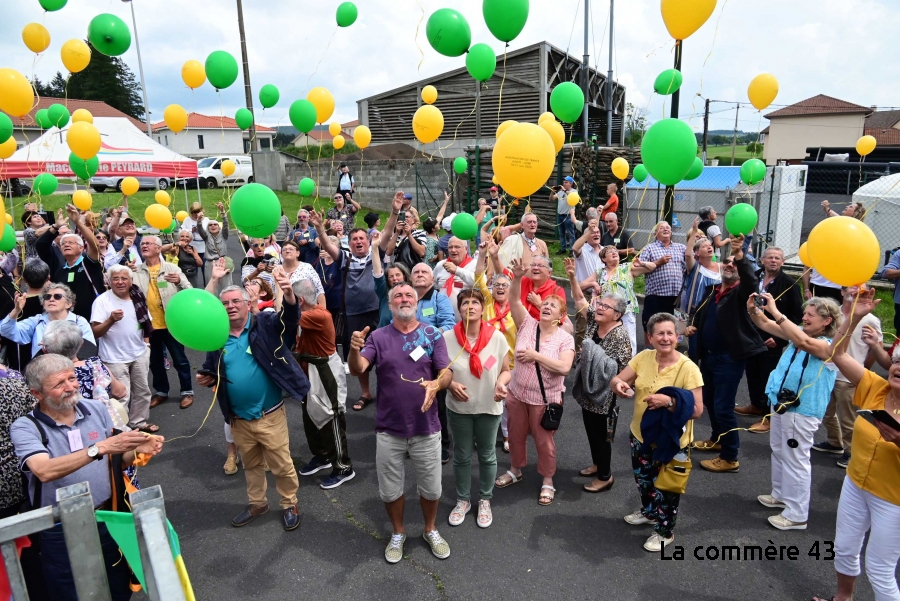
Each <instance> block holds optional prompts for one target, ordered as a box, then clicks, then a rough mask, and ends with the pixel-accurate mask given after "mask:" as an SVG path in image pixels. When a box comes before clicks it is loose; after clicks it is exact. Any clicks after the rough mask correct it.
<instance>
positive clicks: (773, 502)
mask: <svg viewBox="0 0 900 601" xmlns="http://www.w3.org/2000/svg"><path fill="white" fill-rule="evenodd" d="M756 500H757V501H759V502H760V503H761V504H763V505H765V506H766V507H777V508H780V509H784V508H785V507H787V505H785V504H784V501H779V500H778V499H776V498H775V497H773V496H772V495H759V496H758V497H756Z"/></svg>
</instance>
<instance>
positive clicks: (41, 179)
mask: <svg viewBox="0 0 900 601" xmlns="http://www.w3.org/2000/svg"><path fill="white" fill-rule="evenodd" d="M58 187H59V180H58V179H56V176H55V175H52V174H50V173H41V174H40V175H38V176H37V177H35V178H34V184H33V185H32V188H33V189H34V190H35V191H36V192H37V193H38V196H49V195H50V194H53V193H54V192H56V189H57V188H58Z"/></svg>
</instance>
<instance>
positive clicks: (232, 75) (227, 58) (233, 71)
mask: <svg viewBox="0 0 900 601" xmlns="http://www.w3.org/2000/svg"><path fill="white" fill-rule="evenodd" d="M205 67H206V77H207V79H209V83H211V84H212V86H213V87H214V88H216V89H217V90H224V89H225V88H227V87H228V86H230V85H231V84H233V83H234V82H235V80H236V79H237V76H238V64H237V61H236V60H234V57H233V56H231V55H230V54H228V53H227V52H225V51H224V50H215V51H213V52H211V53H210V54H209V56H207V57H206V65H205Z"/></svg>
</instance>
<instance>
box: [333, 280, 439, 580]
mask: <svg viewBox="0 0 900 601" xmlns="http://www.w3.org/2000/svg"><path fill="white" fill-rule="evenodd" d="M418 302H419V299H418V295H417V294H416V290H415V288H413V287H412V286H410V285H409V284H398V285H396V286H394V287H393V288H391V290H390V292H388V306H389V307H390V309H391V314H392V315H393V317H394V321H393V323H392V324H390V325H388V326H385V327H383V328H379V329H377V330H375V331H374V332H372V334H371V336H369V339H368V340H366V334H368V333H369V328H368V327H366V328H365V329H363V331H362V332H353V335H352V337H351V339H350V356H349V357H348V360H347V362H348V364H349V365H350V373H352V374H353V375H355V376H358V375H360V374H362V373H364V372H367V371H368V370H370V369H371V368H372V366H375V375H376V376H377V377H378V390H379V395H378V404H377V407H378V409H377V411H376V413H375V432H376V437H375V438H376V448H375V467H376V471H377V472H378V493H379V494H380V495H381V500H382V501H384V506H385V509H386V510H387V513H388V517H389V518H390V520H391V526H392V527H393V535H392V536H391V540H390V542H389V543H388V546H387V548H386V549H385V551H384V558H385V559H386V560H387V562H388V563H397V562H399V561H400V560H401V559H403V543H404V542H405V541H406V530H405V529H404V527H403V509H404V506H405V500H404V497H403V484H404V468H405V461H406V454H407V453H409V457H410V459H412V462H413V466H414V467H415V469H416V484H417V486H418V490H419V502H420V503H421V505H422V513H423V514H424V515H425V534H424V538H425V541H426V542H427V543H428V545H429V546H430V547H431V552H432V553H433V554H434V556H435V557H437V558H438V559H446V558H447V557H449V556H450V546H449V545H448V544H447V541H445V540H444V539H443V538H441V535H440V534H438V531H437V527H436V526H435V521H436V520H437V510H438V502H439V501H440V498H441V424H440V421H439V420H438V412H437V404H435V403H434V398H435V395H436V394H437V392H438V391H439V390H444V389H446V388H447V387H448V386H449V385H450V381H451V380H452V378H453V372H452V371H451V370H450V357H449V356H448V355H447V346H446V345H445V344H444V339H443V337H442V336H441V331H440V330H439V329H437V328H435V327H433V326H429V325H425V324H422V323H419V321H418V320H417V319H416V308H417V307H418Z"/></svg>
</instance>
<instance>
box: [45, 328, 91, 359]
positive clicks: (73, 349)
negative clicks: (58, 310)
mask: <svg viewBox="0 0 900 601" xmlns="http://www.w3.org/2000/svg"><path fill="white" fill-rule="evenodd" d="M82 336H83V334H82V333H81V328H79V327H78V326H77V325H76V324H75V323H74V322H71V321H68V320H65V319H60V320H57V321H51V322H50V323H48V324H47V328H46V329H45V330H44V338H43V340H42V341H41V342H42V343H43V346H44V351H45V352H47V353H53V354H55V355H62V356H63V357H68V358H69V359H71V360H72V361H74V360H75V355H77V354H78V351H79V350H80V349H81V345H82V343H83V342H84V340H83V338H82Z"/></svg>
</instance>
